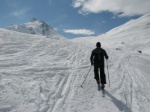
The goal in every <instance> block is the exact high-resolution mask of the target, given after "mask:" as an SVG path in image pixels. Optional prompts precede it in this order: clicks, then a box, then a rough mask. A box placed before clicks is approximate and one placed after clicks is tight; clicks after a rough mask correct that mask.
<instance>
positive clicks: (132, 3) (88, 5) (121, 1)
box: [72, 0, 150, 17]
mask: <svg viewBox="0 0 150 112" xmlns="http://www.w3.org/2000/svg"><path fill="white" fill-rule="evenodd" d="M72 4H73V7H74V8H79V13H81V14H89V13H100V12H103V11H108V12H112V13H114V14H117V15H118V16H120V17H122V16H134V15H143V14H146V13H150V0H74V1H73V3H72Z"/></svg>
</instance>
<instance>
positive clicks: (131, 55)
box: [0, 14, 150, 112]
mask: <svg viewBox="0 0 150 112" xmlns="http://www.w3.org/2000/svg"><path fill="white" fill-rule="evenodd" d="M45 37H47V36H40V35H31V34H25V33H20V32H16V31H11V30H6V29H0V112H149V111H150V95H149V94H150V74H149V73H150V14H147V15H145V16H143V17H141V18H139V19H137V20H132V21H129V22H128V23H126V24H124V25H122V26H120V27H118V28H115V29H113V30H111V31H109V32H107V33H106V34H103V35H100V36H97V37H86V38H76V39H72V40H69V39H62V40H59V39H54V38H45ZM58 38H59V37H58ZM97 41H100V42H101V43H102V47H103V48H104V49H105V50H106V52H107V53H108V55H109V57H110V58H109V60H108V63H105V65H106V67H105V68H106V69H105V72H106V77H107V85H106V90H105V97H103V96H102V92H101V91H98V90H97V84H96V82H95V80H94V74H93V73H94V72H93V67H92V70H91V71H90V72H89V75H88V77H87V79H86V81H85V83H84V84H83V88H81V84H82V82H83V80H84V78H85V76H86V75H87V72H88V71H89V69H90V60H89V58H90V55H91V51H92V50H93V49H94V48H95V43H96V42H97ZM107 64H108V68H109V78H110V84H111V86H110V87H109V80H108V70H107Z"/></svg>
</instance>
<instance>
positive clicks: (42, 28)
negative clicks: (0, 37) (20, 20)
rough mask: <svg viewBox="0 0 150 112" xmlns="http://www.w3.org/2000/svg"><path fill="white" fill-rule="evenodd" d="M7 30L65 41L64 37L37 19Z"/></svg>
mask: <svg viewBox="0 0 150 112" xmlns="http://www.w3.org/2000/svg"><path fill="white" fill-rule="evenodd" d="M7 29H9V30H13V31H17V32H22V33H27V34H33V35H43V36H47V37H48V38H54V39H64V37H63V36H61V35H60V34H58V33H57V32H56V31H54V29H53V28H52V27H50V26H49V25H48V24H47V23H45V22H44V21H41V20H37V19H35V18H33V19H32V20H30V21H29V22H27V23H24V24H22V25H11V26H9V27H7ZM58 37H59V38H58Z"/></svg>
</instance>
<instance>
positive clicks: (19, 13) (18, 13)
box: [11, 8, 29, 17]
mask: <svg viewBox="0 0 150 112" xmlns="http://www.w3.org/2000/svg"><path fill="white" fill-rule="evenodd" d="M28 11H29V8H25V9H20V10H16V11H13V12H12V14H11V15H12V16H16V17H20V16H24V15H25V14H26V13H27V12H28Z"/></svg>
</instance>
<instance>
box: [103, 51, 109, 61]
mask: <svg viewBox="0 0 150 112" xmlns="http://www.w3.org/2000/svg"><path fill="white" fill-rule="evenodd" d="M104 56H105V58H106V59H108V58H109V57H108V55H107V53H106V51H105V50H104Z"/></svg>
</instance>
